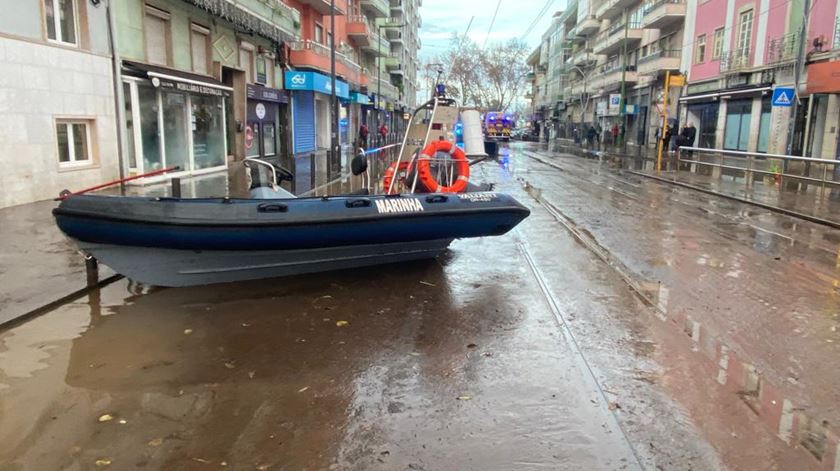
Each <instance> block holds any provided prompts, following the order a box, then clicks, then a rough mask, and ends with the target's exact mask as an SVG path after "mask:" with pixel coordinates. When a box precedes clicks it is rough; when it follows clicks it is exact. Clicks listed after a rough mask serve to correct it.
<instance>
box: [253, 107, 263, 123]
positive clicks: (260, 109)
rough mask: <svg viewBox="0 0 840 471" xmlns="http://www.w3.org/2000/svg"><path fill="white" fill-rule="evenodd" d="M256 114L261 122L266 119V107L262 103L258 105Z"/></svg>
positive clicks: (255, 110)
mask: <svg viewBox="0 0 840 471" xmlns="http://www.w3.org/2000/svg"><path fill="white" fill-rule="evenodd" d="M254 112H255V113H256V114H257V118H259V119H260V120H263V119H265V105H264V104H262V103H257V106H256V107H255V109H254Z"/></svg>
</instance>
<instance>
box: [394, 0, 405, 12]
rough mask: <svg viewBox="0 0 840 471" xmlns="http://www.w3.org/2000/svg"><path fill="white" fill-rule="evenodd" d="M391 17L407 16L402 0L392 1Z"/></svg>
mask: <svg viewBox="0 0 840 471" xmlns="http://www.w3.org/2000/svg"><path fill="white" fill-rule="evenodd" d="M391 15H392V16H405V7H403V4H402V0H391Z"/></svg>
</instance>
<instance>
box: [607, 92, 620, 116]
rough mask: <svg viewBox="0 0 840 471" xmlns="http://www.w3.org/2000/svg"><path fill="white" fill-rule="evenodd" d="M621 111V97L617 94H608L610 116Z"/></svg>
mask: <svg viewBox="0 0 840 471" xmlns="http://www.w3.org/2000/svg"><path fill="white" fill-rule="evenodd" d="M619 110H621V95H620V94H618V93H610V109H609V112H610V116H615V115H617V114H618V112H619Z"/></svg>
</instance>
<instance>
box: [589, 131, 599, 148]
mask: <svg viewBox="0 0 840 471" xmlns="http://www.w3.org/2000/svg"><path fill="white" fill-rule="evenodd" d="M597 135H598V132H597V131H595V126H589V130H587V131H586V143H587V144H588V146H589V148H590V149H592V148H593V147H594V146H595V136H597Z"/></svg>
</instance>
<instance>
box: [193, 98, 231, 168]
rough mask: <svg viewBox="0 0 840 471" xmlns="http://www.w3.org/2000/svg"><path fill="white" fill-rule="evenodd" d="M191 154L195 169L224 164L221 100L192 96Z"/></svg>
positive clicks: (223, 130)
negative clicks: (192, 154)
mask: <svg viewBox="0 0 840 471" xmlns="http://www.w3.org/2000/svg"><path fill="white" fill-rule="evenodd" d="M190 99H191V100H192V111H193V115H192V120H193V128H192V129H193V153H194V158H195V168H209V167H218V166H219V165H224V163H225V135H224V133H225V129H224V123H223V120H222V116H223V113H224V109H223V106H222V98H220V97H214V96H203V95H193V96H191V97H190Z"/></svg>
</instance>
